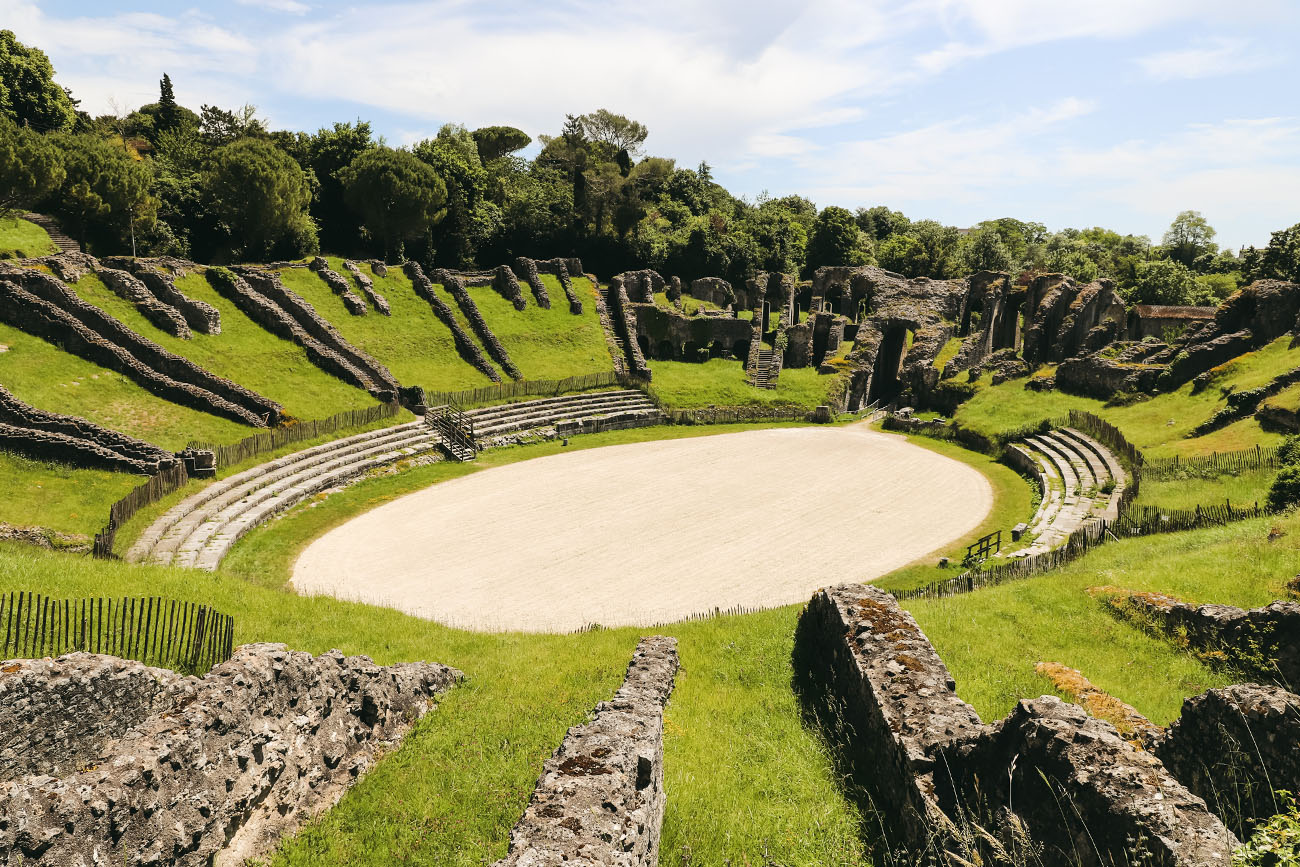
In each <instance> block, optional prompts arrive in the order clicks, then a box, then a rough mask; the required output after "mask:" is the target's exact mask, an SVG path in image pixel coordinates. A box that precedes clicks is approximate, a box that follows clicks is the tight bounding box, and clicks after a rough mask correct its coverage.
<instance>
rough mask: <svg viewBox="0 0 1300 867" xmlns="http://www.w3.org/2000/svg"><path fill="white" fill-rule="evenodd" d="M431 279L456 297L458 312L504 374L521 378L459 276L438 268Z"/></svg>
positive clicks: (516, 285) (517, 286) (522, 376)
mask: <svg viewBox="0 0 1300 867" xmlns="http://www.w3.org/2000/svg"><path fill="white" fill-rule="evenodd" d="M511 276H513V275H511ZM433 279H435V280H437V281H438V282H439V283H441V284H442V286H443V288H444V289H446V290H447V291H448V292H450V293H451V297H452V298H455V299H456V304H457V305H459V306H460V312H461V313H463V314H465V319H466V320H467V321H468V322H469V327H470V328H472V329H474V333H475V334H477V335H478V339H479V341H480V342H482V344H483V347H484V348H485V349H487V353H488V355H490V356H491V357H492V360H493V361H495V362H496V363H497V364H499V365H501V369H502V370H504V371H505V372H506V376H509V377H510V378H511V379H523V378H524V375H523V374H522V373H521V372H520V371H519V368H518V367H515V363H514V362H513V361H511V360H510V353H508V352H506V348H505V346H504V345H503V344H502V343H501V341H500V340H499V339H498V338H497V336H496V335H495V334H494V333H492V329H491V328H490V327H488V324H487V320H486V319H484V318H483V314H482V313H481V312H480V311H479V309H478V305H477V304H475V303H474V299H473V298H471V297H470V295H469V293H468V292H466V291H465V284H464V283H463V282H462V281H461V279H460V277H459V276H457V275H456V274H453V273H452V272H450V271H448V270H446V269H439V270H437V271H435V272H433ZM515 288H516V289H518V288H519V284H518V283H515ZM521 300H522V298H521Z"/></svg>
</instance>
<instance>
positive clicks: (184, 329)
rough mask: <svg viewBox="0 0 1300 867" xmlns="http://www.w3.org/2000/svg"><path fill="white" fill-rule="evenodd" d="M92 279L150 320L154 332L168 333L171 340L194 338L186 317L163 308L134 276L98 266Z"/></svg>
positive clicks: (175, 310)
mask: <svg viewBox="0 0 1300 867" xmlns="http://www.w3.org/2000/svg"><path fill="white" fill-rule="evenodd" d="M95 276H96V277H98V278H99V279H100V281H101V282H102V283H103V284H104V285H105V286H107V287H108V288H109V290H110V291H111V292H112V293H113V294H114V295H116V296H117V297H119V298H121V299H123V300H125V301H129V302H130V303H131V305H132V306H133V307H135V309H136V310H138V311H140V315H142V316H143V317H144V318H145V319H147V320H149V322H150V324H152V325H153V326H154V327H155V328H157V329H159V330H160V331H165V332H167V333H168V334H170V335H171V336H172V337H180V338H182V339H185V340H189V339H190V337H191V336H193V335H192V332H191V331H190V324H189V323H188V322H186V321H185V317H184V316H182V315H181V312H180V311H179V310H177V309H176V308H175V307H173V306H171V305H170V304H164V303H163V302H162V301H160V300H158V299H157V298H156V297H154V294H153V292H150V291H149V287H147V286H146V285H145V284H144V283H143V281H141V280H139V279H138V278H137V277H135V276H134V275H133V274H129V273H127V272H126V271H119V270H118V269H116V268H106V267H104V266H102V265H100V266H98V267H96V268H95Z"/></svg>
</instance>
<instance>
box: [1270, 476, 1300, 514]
mask: <svg viewBox="0 0 1300 867" xmlns="http://www.w3.org/2000/svg"><path fill="white" fill-rule="evenodd" d="M1267 502H1268V508H1269V510H1270V511H1274V512H1281V511H1283V510H1285V509H1292V508H1295V506H1296V505H1298V504H1300V465H1297V464H1288V465H1287V466H1285V467H1283V468H1282V469H1280V470H1278V473H1277V478H1275V479H1274V480H1273V484H1272V485H1270V486H1269V489H1268V501H1267Z"/></svg>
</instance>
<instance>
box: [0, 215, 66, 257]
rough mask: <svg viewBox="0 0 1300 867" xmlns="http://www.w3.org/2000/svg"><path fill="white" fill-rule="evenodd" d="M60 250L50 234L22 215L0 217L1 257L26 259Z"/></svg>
mask: <svg viewBox="0 0 1300 867" xmlns="http://www.w3.org/2000/svg"><path fill="white" fill-rule="evenodd" d="M57 252H59V248H58V247H55V246H54V242H53V241H52V240H50V236H49V234H48V233H47V232H46V231H45V230H44V229H42V228H41V227H40V226H38V225H36V224H35V223H29V222H27V221H26V220H24V219H22V218H21V217H3V218H0V259H26V258H28V257H35V256H49V255H52V254H54V253H57Z"/></svg>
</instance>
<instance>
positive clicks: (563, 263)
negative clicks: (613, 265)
mask: <svg viewBox="0 0 1300 867" xmlns="http://www.w3.org/2000/svg"><path fill="white" fill-rule="evenodd" d="M529 261H532V262H533V264H534V265H536V266H537V270H538V271H540V272H541V273H543V274H554V275H555V277H556V279H558V280H559V281H560V288H561V289H563V290H564V297H565V298H566V299H567V300H568V302H569V312H570V313H572V314H573V315H575V316H577V315H580V314H581V313H582V309H583V308H582V300H581V299H580V298H578V296H577V294H576V293H575V292H574V291H573V281H572V280H571V279H569V278H570V277H580V276H583V270H582V260H580V259H535V260H529ZM586 277H587V279H589V280H591V285H592V286H593V287H594V288H595V289H596V294H597V295H599V294H600V283H598V282H597V281H596V277H595V275H593V274H587V275H586ZM539 282H540V281H539Z"/></svg>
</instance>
